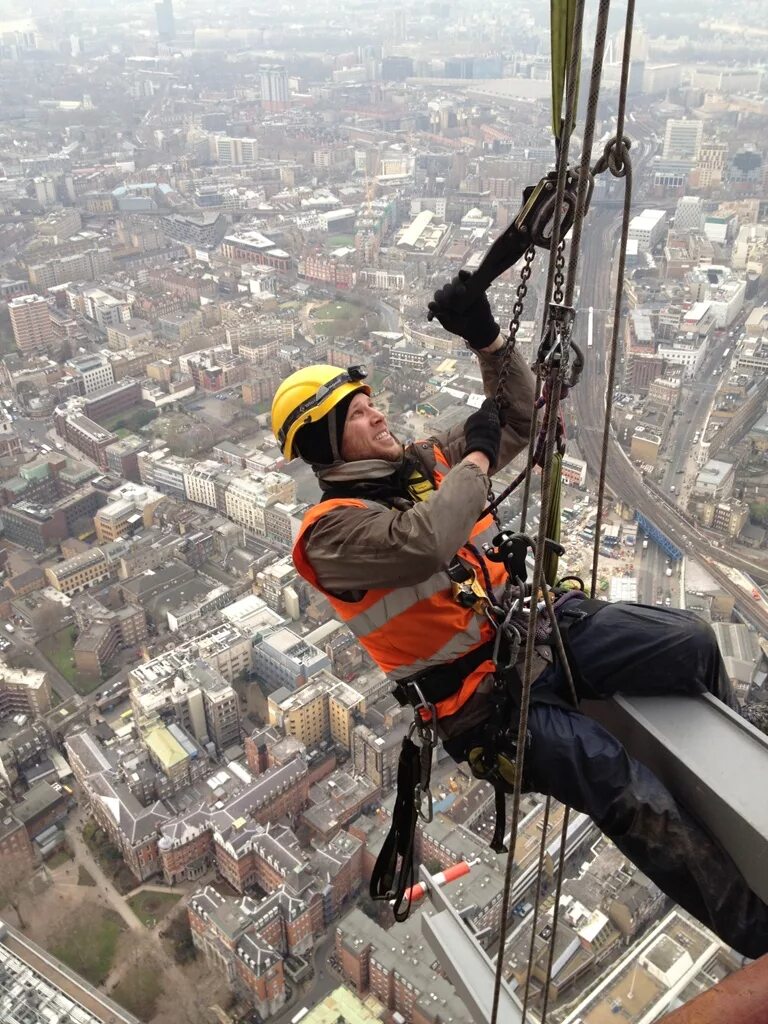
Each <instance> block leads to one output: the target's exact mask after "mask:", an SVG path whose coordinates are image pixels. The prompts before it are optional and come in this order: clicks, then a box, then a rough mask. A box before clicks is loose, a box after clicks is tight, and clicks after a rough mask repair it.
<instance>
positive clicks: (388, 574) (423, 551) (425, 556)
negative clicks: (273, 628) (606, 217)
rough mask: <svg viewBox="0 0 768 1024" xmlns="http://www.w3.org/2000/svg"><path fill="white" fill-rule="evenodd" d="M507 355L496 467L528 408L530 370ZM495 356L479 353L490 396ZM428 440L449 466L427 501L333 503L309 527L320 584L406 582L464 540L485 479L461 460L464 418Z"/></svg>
mask: <svg viewBox="0 0 768 1024" xmlns="http://www.w3.org/2000/svg"><path fill="white" fill-rule="evenodd" d="M509 358H510V372H509V375H508V377H507V381H506V387H505V391H504V396H505V398H506V408H507V418H508V420H509V422H508V423H507V424H506V425H505V427H504V429H503V431H502V443H501V450H500V454H499V466H498V468H503V467H504V466H506V465H507V463H508V462H510V460H511V459H513V458H514V457H515V456H516V455H517V454H518V453H519V452H520V451H522V450H523V448H525V446H526V445H527V443H528V436H529V431H530V424H531V415H532V411H533V399H534V378H533V374H532V373H531V371H530V370H529V368H528V367H527V366H526V364H525V362H524V360H523V359H522V357H521V356H520V354H519V353H518V352H512V353H511V355H510V357H509ZM501 360H502V354H501V351H499V352H494V353H491V354H490V355H486V356H483V355H482V354H481V355H480V357H479V362H480V368H481V373H482V377H483V389H484V391H485V394H486V395H487V396H489V397H490V396H492V395H493V394H494V392H495V390H496V384H497V381H498V378H499V371H500V369H501ZM434 440H435V441H436V442H437V443H438V445H439V446H440V447H441V448H442V450H443V452H444V454H445V456H446V459H447V461H448V464H449V465H450V466H451V467H452V469H451V470H450V471H449V472H448V473H447V474H446V476H445V478H444V480H443V482H442V484H441V485H440V488H439V489H438V490H437V491H435V492H434V493H433V494H431V495H430V498H429V500H428V501H422V502H417V503H416V504H415V505H413V507H412V508H409V509H406V510H405V511H401V510H398V509H394V508H388V507H386V506H384V505H380V506H376V508H353V507H343V508H337V509H333V510H332V511H330V512H328V514H327V515H324V516H323V517H322V519H320V520H319V522H317V523H316V524H315V525H314V526H313V527H312V529H311V531H310V532H309V535H308V536H307V537H306V539H305V551H306V554H307V557H308V558H309V561H310V562H311V563H312V567H313V569H314V570H315V572H316V573H317V577H318V581H319V582H320V584H321V586H322V587H324V588H325V589H326V590H330V591H334V592H344V591H360V590H370V589H372V588H376V587H386V588H388V587H403V586H412V585H414V584H416V583H420V582H422V581H423V580H425V579H428V578H429V577H430V576H432V575H433V574H434V573H435V572H437V571H439V570H440V569H441V568H443V567H444V566H446V565H447V564H448V563H449V562H450V560H451V559H452V558H453V556H454V555H455V554H456V552H457V551H458V549H459V548H460V547H461V546H462V545H463V544H464V543H465V542H466V540H467V538H468V537H469V535H470V533H471V531H472V527H473V526H474V524H475V522H476V521H477V518H478V516H479V515H480V513H481V512H482V510H483V507H484V505H485V503H486V500H487V496H488V487H489V480H488V477H487V476H486V475H485V474H484V473H482V472H481V471H480V470H479V469H478V467H477V466H475V465H474V464H472V463H466V462H462V459H463V457H464V426H463V424H460V425H458V426H456V427H454V428H452V429H451V430H450V431H448V432H447V433H446V434H443V435H438V436H435V437H434Z"/></svg>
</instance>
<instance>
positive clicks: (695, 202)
mask: <svg viewBox="0 0 768 1024" xmlns="http://www.w3.org/2000/svg"><path fill="white" fill-rule="evenodd" d="M703 224H704V202H703V200H702V199H701V198H700V197H699V196H682V198H680V199H679V200H678V202H677V206H676V207H675V231H677V232H685V231H696V232H700V231H701V229H702V226H703Z"/></svg>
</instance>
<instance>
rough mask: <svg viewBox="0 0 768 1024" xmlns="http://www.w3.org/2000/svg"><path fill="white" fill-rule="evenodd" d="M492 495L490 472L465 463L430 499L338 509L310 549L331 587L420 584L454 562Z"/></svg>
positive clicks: (321, 524)
mask: <svg viewBox="0 0 768 1024" xmlns="http://www.w3.org/2000/svg"><path fill="white" fill-rule="evenodd" d="M487 495H488V477H487V476H486V475H485V474H484V473H482V472H481V471H480V469H478V467H477V466H475V465H474V464H473V463H471V462H466V463H462V464H461V465H459V466H456V467H455V468H454V469H452V470H451V471H450V472H449V473H447V474H446V476H445V478H444V479H443V481H442V483H441V484H440V488H439V490H437V491H435V492H434V493H433V494H432V495H431V496H430V498H429V500H428V501H421V502H417V503H416V504H415V505H414V506H413V507H412V508H409V509H407V510H405V511H398V510H397V509H392V508H387V507H386V506H384V505H381V506H378V505H377V506H376V507H375V508H370V507H366V508H356V507H354V506H342V507H339V508H335V509H332V510H331V511H330V512H328V513H327V514H326V515H324V516H322V518H321V519H319V520H318V522H317V523H315V525H314V526H313V527H312V528H311V530H310V531H309V532H308V535H307V536H306V537H305V539H304V550H305V553H306V556H307V558H308V559H309V561H310V562H311V564H312V568H313V569H314V570H315V572H316V574H317V578H318V581H319V583H320V585H321V586H322V587H323V588H324V589H326V590H330V591H333V592H335V593H338V592H343V591H347V590H371V589H373V588H375V587H405V586H412V585H414V584H417V583H421V582H422V581H423V580H426V579H428V578H429V577H430V576H432V575H433V574H434V573H436V572H439V571H440V570H441V569H443V568H445V567H446V566H447V565H448V563H449V562H450V561H451V559H452V558H453V556H454V555H455V554H456V552H457V551H458V549H459V548H460V547H461V546H462V545H463V544H464V543H465V542H466V541H467V539H468V537H469V535H470V533H471V532H472V528H473V527H474V525H475V522H476V521H477V518H478V516H479V515H480V513H481V512H482V510H483V507H484V506H485V502H486V498H487Z"/></svg>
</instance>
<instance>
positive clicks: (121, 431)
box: [114, 427, 133, 438]
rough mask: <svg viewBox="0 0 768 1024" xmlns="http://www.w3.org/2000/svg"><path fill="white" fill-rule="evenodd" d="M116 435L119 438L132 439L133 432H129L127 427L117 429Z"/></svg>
mask: <svg viewBox="0 0 768 1024" xmlns="http://www.w3.org/2000/svg"><path fill="white" fill-rule="evenodd" d="M114 433H115V434H117V436H118V437H120V438H123V437H130V436H131V434H132V433H133V431H132V430H129V429H128V428H127V427H117V428H116V429H115V431H114Z"/></svg>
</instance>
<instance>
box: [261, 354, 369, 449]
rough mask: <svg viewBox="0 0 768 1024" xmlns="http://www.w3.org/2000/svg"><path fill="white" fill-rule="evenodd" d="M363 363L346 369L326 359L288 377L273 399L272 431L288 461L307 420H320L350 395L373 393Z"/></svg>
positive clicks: (315, 421) (308, 421)
mask: <svg viewBox="0 0 768 1024" xmlns="http://www.w3.org/2000/svg"><path fill="white" fill-rule="evenodd" d="M366 376H367V374H366V371H365V368H364V367H362V366H350V367H349V368H348V369H346V370H342V369H340V368H339V367H338V366H330V365H329V364H327V363H319V364H316V365H315V366H307V367H305V368H304V369H303V370H296V372H295V373H292V374H291V375H290V377H286V379H285V380H284V381H283V383H282V384H281V385H280V387H279V388H278V389H277V391H276V392H275V397H274V398H273V399H272V432H273V433H274V435H275V437H276V438H277V441H278V444H279V445H280V450H281V451H282V453H283V455H284V456H285V457H286V459H288V460H289V461H290V460H291V459H293V458H295V457H296V455H297V452H296V447H295V443H294V442H295V438H296V434H297V432H298V431H299V430H300V429H301V428H302V427H303V426H305V425H306V424H307V423H317V421H318V420H321V419H322V418H323V416H327V414H328V413H329V412H330V411H331V409H333V408H334V407H335V406H336V405H338V403H339V402H340V401H341V400H342V399H343V398H345V397H346V396H347V395H352V394H354V393H355V392H356V391H364V392H365V393H366V394H367V395H370V394H371V389H370V387H369V385H368V384H364V383H363V381H364V380H365V377H366Z"/></svg>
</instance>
